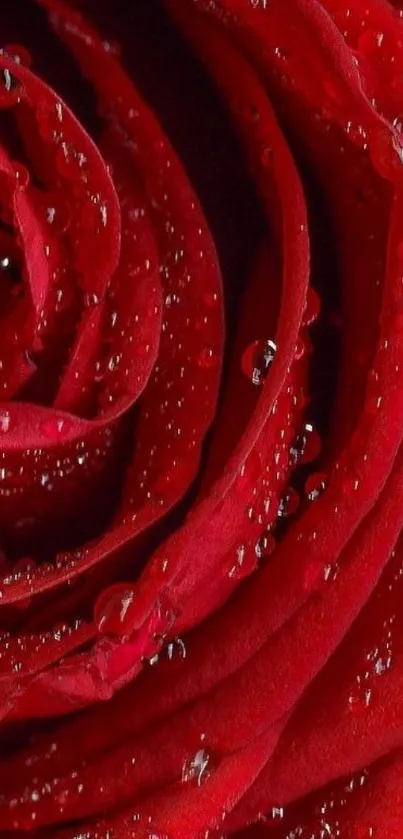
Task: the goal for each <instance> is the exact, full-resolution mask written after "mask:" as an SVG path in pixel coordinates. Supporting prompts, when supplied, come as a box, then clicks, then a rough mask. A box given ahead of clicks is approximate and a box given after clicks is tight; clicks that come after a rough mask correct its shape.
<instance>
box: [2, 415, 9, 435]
mask: <svg viewBox="0 0 403 839" xmlns="http://www.w3.org/2000/svg"><path fill="white" fill-rule="evenodd" d="M10 425H11V416H10V414H9V412H8V411H2V412H1V413H0V433H1V434H6V433H7V431H9V430H10Z"/></svg>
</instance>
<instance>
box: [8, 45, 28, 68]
mask: <svg viewBox="0 0 403 839" xmlns="http://www.w3.org/2000/svg"><path fill="white" fill-rule="evenodd" d="M4 52H5V53H6V55H9V56H10V58H12V59H13V60H14V61H15V62H16V63H17V64H22V65H23V67H30V66H31V64H32V58H31V55H30V53H29V52H28V50H27V49H25V47H23V46H22V45H21V44H6V46H5V47H4Z"/></svg>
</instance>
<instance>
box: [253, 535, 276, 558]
mask: <svg viewBox="0 0 403 839" xmlns="http://www.w3.org/2000/svg"><path fill="white" fill-rule="evenodd" d="M275 547H276V541H275V538H274V536H273V535H272V534H271V533H270V532H269V531H268V530H265V531H264V532H263V533H262V535H261V536H260V537H259V539H258V541H257V542H256V545H255V554H256V556H257V558H258V560H259V561H263V560H265V559H267V558H268V557H269V556H270V555H271V554H272V553H273V551H274V549H275Z"/></svg>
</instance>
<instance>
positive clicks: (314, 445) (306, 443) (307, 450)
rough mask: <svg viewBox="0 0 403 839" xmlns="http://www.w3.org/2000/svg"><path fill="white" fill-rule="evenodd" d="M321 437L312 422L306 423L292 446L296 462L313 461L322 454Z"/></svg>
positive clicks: (291, 449)
mask: <svg viewBox="0 0 403 839" xmlns="http://www.w3.org/2000/svg"><path fill="white" fill-rule="evenodd" d="M320 449H321V439H320V436H319V434H318V433H317V431H315V429H314V427H313V425H312V424H311V423H308V422H307V423H305V425H304V426H303V428H302V431H301V432H300V433H299V434H298V436H297V437H296V438H295V440H294V442H293V443H292V445H291V448H290V454H291V457H292V459H293V461H294V463H311V462H312V461H313V460H316V458H317V457H318V455H319V454H320Z"/></svg>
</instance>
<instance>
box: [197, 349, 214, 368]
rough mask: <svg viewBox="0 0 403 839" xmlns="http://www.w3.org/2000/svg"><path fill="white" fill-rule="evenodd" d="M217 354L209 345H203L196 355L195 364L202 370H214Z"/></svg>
mask: <svg viewBox="0 0 403 839" xmlns="http://www.w3.org/2000/svg"><path fill="white" fill-rule="evenodd" d="M219 361H220V359H219V356H218V354H217V352H215V350H213V349H212V348H211V347H205V348H204V349H203V350H201V352H200V353H199V355H198V356H197V365H198V367H201V368H202V369H203V370H214V368H215V367H217V366H218V364H219Z"/></svg>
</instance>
